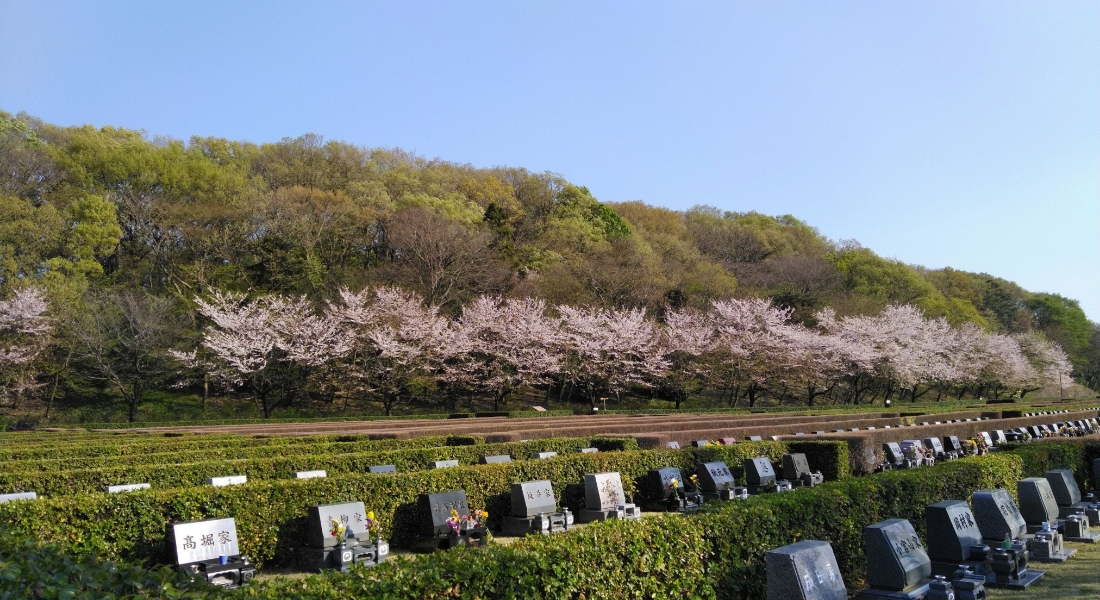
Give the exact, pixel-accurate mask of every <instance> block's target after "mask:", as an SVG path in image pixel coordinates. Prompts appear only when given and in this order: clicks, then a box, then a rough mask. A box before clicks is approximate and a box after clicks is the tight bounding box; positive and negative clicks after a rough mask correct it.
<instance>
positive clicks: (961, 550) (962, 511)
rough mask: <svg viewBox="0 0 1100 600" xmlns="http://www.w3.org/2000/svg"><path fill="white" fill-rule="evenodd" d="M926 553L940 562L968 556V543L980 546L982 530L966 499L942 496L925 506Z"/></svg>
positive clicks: (954, 560) (963, 559)
mask: <svg viewBox="0 0 1100 600" xmlns="http://www.w3.org/2000/svg"><path fill="white" fill-rule="evenodd" d="M924 522H925V525H926V526H927V531H928V556H930V557H931V558H932V560H937V561H943V562H962V561H966V560H970V547H971V546H981V545H983V544H982V533H981V531H979V530H978V522H977V521H976V520H975V519H974V513H972V512H970V506H969V505H968V504H967V503H966V501H965V500H944V501H942V502H937V503H935V504H932V505H931V506H928V507H927V508H925V509H924Z"/></svg>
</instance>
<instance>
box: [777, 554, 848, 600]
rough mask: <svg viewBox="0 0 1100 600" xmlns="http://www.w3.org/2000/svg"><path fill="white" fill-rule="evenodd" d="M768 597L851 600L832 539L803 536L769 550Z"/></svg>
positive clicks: (791, 599) (795, 599) (780, 599)
mask: <svg viewBox="0 0 1100 600" xmlns="http://www.w3.org/2000/svg"><path fill="white" fill-rule="evenodd" d="M765 562H766V563H767V574H768V600H847V599H848V590H847V589H846V588H845V587H844V578H843V577H841V575H840V567H838V566H837V562H836V556H835V555H834V554H833V547H832V546H830V545H829V542H822V541H818V540H802V541H801V542H795V543H794V544H790V545H789V546H783V547H782V548H776V549H774V550H768V553H767V555H766V557H765Z"/></svg>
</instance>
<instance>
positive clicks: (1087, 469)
mask: <svg viewBox="0 0 1100 600" xmlns="http://www.w3.org/2000/svg"><path fill="white" fill-rule="evenodd" d="M1053 439H1054V440H1057V441H1049V442H1046V441H1044V442H1032V443H1028V444H1004V445H1002V446H1000V448H999V450H1000V451H1002V452H1006V453H1011V454H1015V455H1016V456H1019V457H1020V459H1021V460H1022V461H1023V470H1024V476H1025V477H1042V476H1043V473H1046V472H1047V471H1049V470H1051V469H1069V470H1071V471H1073V478H1074V479H1075V480H1077V485H1078V487H1080V488H1081V493H1082V495H1083V494H1084V493H1085V492H1088V491H1090V490H1094V489H1096V488H1097V483H1098V482H1097V481H1096V480H1095V479H1094V478H1093V476H1092V461H1093V460H1095V459H1097V458H1100V442H1097V441H1096V440H1082V439H1074V438H1053Z"/></svg>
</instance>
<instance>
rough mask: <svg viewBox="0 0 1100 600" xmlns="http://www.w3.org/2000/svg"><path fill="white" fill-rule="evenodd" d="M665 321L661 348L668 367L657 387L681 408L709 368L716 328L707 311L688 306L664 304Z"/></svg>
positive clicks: (704, 378)
mask: <svg viewBox="0 0 1100 600" xmlns="http://www.w3.org/2000/svg"><path fill="white" fill-rule="evenodd" d="M664 321H665V328H664V330H663V332H662V334H663V335H662V336H661V348H660V351H661V353H662V355H663V357H664V359H665V360H666V361H667V362H668V368H667V369H665V371H664V373H663V375H662V376H661V377H660V378H659V379H658V387H659V389H660V390H662V391H664V392H665V393H666V394H667V395H668V396H670V397H671V398H672V400H673V401H674V402H675V403H676V408H680V403H681V402H683V401H684V400H686V399H687V397H688V395H690V394H691V392H693V391H695V390H698V389H699V388H700V387H702V384H703V382H704V381H705V380H706V377H707V376H708V375H709V374H710V372H711V366H712V365H711V364H709V363H708V360H707V359H708V358H709V357H710V356H712V355H713V351H714V346H715V341H716V340H715V330H714V325H713V323H711V321H710V319H709V318H707V316H706V315H704V314H703V313H702V312H701V311H698V310H694V309H690V308H683V309H675V308H671V307H670V308H667V309H666V310H665V317H664Z"/></svg>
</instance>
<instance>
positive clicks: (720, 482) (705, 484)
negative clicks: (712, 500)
mask: <svg viewBox="0 0 1100 600" xmlns="http://www.w3.org/2000/svg"><path fill="white" fill-rule="evenodd" d="M695 474H696V475H698V476H699V489H701V490H702V491H704V492H717V491H719V490H724V489H733V487H734V481H733V473H730V470H729V467H727V466H726V463H724V462H722V461H718V462H709V463H702V464H700V465H699V466H698V467H697V468H696V471H695ZM727 484H728V485H727Z"/></svg>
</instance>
